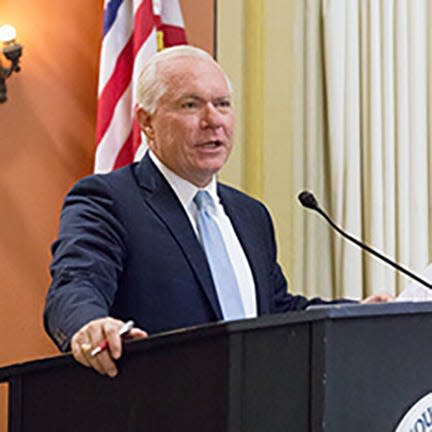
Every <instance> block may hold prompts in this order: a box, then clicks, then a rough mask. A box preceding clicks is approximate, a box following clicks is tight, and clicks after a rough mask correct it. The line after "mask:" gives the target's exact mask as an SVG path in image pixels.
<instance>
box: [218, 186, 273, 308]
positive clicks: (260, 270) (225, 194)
mask: <svg viewBox="0 0 432 432" xmlns="http://www.w3.org/2000/svg"><path fill="white" fill-rule="evenodd" d="M218 193H219V196H220V197H221V203H222V205H223V207H224V209H225V212H226V214H227V215H228V217H229V218H230V220H231V223H232V225H233V227H234V231H235V232H236V234H237V237H238V239H239V241H240V243H241V245H242V247H243V250H244V252H245V254H246V257H247V259H248V262H249V265H250V267H251V270H252V275H253V278H254V282H255V289H256V293H257V304H258V311H259V314H265V313H268V312H269V310H270V305H269V297H268V287H267V285H268V276H267V275H266V269H265V266H264V262H263V258H262V251H260V250H259V248H258V247H257V244H258V242H256V241H254V239H256V238H257V234H256V230H257V223H259V221H257V220H254V218H253V216H252V214H251V213H250V212H249V211H248V208H247V207H245V206H242V205H239V204H238V203H237V202H236V200H235V199H234V194H232V193H230V191H229V190H228V189H225V188H224V187H223V186H219V187H218Z"/></svg>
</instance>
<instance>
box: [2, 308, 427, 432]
mask: <svg viewBox="0 0 432 432" xmlns="http://www.w3.org/2000/svg"><path fill="white" fill-rule="evenodd" d="M431 337H432V304H429V303H420V304H408V303H400V304H396V303H395V304H383V305H368V306H360V305H354V306H352V305H350V306H336V307H332V308H324V309H314V310H309V311H305V312H293V313H288V314H284V315H274V316H266V317H261V318H259V319H254V320H245V321H238V322H231V323H221V324H213V325H209V326H203V327H197V328H193V329H186V330H179V331H175V332H170V333H165V334H160V335H155V336H152V337H150V338H149V339H146V340H143V341H137V342H132V343H129V344H127V345H126V347H125V354H124V356H123V358H122V359H121V360H120V361H119V369H120V373H119V375H118V377H116V378H114V379H110V378H107V377H102V376H99V375H98V374H97V373H96V372H94V371H92V370H90V369H87V368H84V367H82V366H80V365H78V364H76V363H75V362H74V361H73V359H72V358H71V357H70V356H69V355H64V356H59V357H55V358H50V359H45V360H40V361H35V362H29V363H25V364H19V365H14V366H10V367H7V368H3V369H0V381H7V382H8V383H9V431H10V432H28V431H56V432H57V431H62V432H69V431H70V432H72V431H73V432H76V431H80V432H87V431H88V432H90V431H91V432H94V431H104V432H111V431H112V432H114V431H115V432H119V431H121V432H124V431H126V432H132V431H133V432H137V431H140V432H141V431H143V432H144V431H145V432H153V431H154V432H170V431H175V432H183V431H185V432H195V431H196V432H279V431H281V432H282V431H284V432H286V431H289V432H296V431H299V432H306V431H313V432H321V431H328V432H339V431H350V432H356V431H358V432H365V431H367V432H374V431H379V432H382V431H392V430H394V429H395V427H396V426H397V424H398V423H399V422H400V420H401V418H402V417H403V416H404V414H405V412H406V411H407V410H408V409H409V408H410V407H411V406H412V405H413V404H414V403H415V402H416V401H417V400H418V399H420V398H421V397H422V396H424V395H425V394H427V393H429V392H431V391H432V373H431V372H430V364H431V359H432V344H431V343H430V339H431Z"/></svg>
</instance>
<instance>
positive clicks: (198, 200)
mask: <svg viewBox="0 0 432 432" xmlns="http://www.w3.org/2000/svg"><path fill="white" fill-rule="evenodd" d="M193 201H194V203H195V204H196V206H197V208H198V210H205V209H207V208H208V207H211V206H212V205H213V200H212V197H211V196H210V194H209V193H208V192H207V191H203V190H200V191H198V192H197V193H196V195H195V197H194V199H193Z"/></svg>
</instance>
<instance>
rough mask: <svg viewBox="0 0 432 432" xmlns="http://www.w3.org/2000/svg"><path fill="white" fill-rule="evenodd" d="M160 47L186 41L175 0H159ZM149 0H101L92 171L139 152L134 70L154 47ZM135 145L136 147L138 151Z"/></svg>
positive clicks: (118, 163)
mask: <svg viewBox="0 0 432 432" xmlns="http://www.w3.org/2000/svg"><path fill="white" fill-rule="evenodd" d="M160 11H161V17H160V21H159V22H160V23H161V25H162V26H163V31H164V32H165V46H172V45H177V44H184V43H186V36H185V33H184V29H183V18H182V16H181V10H180V6H179V3H178V0H160ZM156 25H157V24H156V19H155V16H154V11H153V1H152V0H110V1H105V15H104V23H103V41H102V47H101V61H100V72H99V86H98V94H99V97H98V99H99V100H98V115H97V126H96V142H97V148H96V160H95V171H96V172H108V171H110V170H112V169H115V168H118V167H120V166H123V165H126V164H127V163H130V162H132V161H133V160H134V156H136V155H137V154H138V153H139V154H142V151H143V148H144V147H145V144H142V139H141V135H142V134H141V131H140V129H139V127H138V124H137V123H136V121H135V120H134V117H135V105H136V100H135V99H136V86H137V80H138V76H139V73H140V71H141V69H142V66H143V64H144V62H145V61H147V60H148V59H149V58H150V57H151V56H152V55H153V54H154V53H155V52H156V49H157V37H156ZM138 149H139V151H138Z"/></svg>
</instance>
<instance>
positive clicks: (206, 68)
mask: <svg viewBox="0 0 432 432" xmlns="http://www.w3.org/2000/svg"><path fill="white" fill-rule="evenodd" d="M159 72H160V78H161V80H162V82H163V84H164V86H165V88H166V90H167V92H168V93H170V96H171V97H172V96H174V97H176V98H180V97H202V96H203V93H212V96H213V97H226V96H229V95H230V91H229V88H228V84H227V81H226V79H225V75H224V73H223V71H222V68H220V66H219V65H218V64H217V63H215V62H214V63H213V62H211V61H206V60H203V59H199V58H198V59H197V58H192V59H191V58H178V59H177V58H176V59H173V60H172V61H170V62H166V64H164V65H163V67H162V68H161V69H160V71H159ZM213 93H214V94H213Z"/></svg>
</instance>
